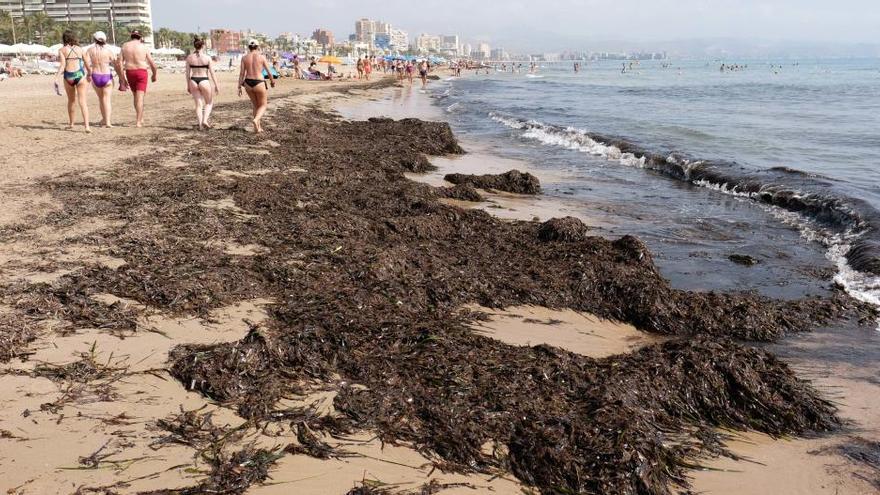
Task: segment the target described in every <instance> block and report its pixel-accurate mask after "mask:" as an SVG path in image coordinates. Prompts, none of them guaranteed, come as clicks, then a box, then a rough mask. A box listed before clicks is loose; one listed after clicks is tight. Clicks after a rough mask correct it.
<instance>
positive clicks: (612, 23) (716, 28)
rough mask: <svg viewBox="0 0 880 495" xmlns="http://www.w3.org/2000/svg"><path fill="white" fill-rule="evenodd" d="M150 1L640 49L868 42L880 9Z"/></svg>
mask: <svg viewBox="0 0 880 495" xmlns="http://www.w3.org/2000/svg"><path fill="white" fill-rule="evenodd" d="M465 7H467V8H465ZM153 9H154V22H155V24H156V25H157V26H163V27H170V28H174V29H180V30H190V31H194V30H196V29H197V28H199V27H201V29H202V30H207V29H210V28H214V27H228V28H235V29H253V30H255V31H259V32H267V33H280V32H290V31H293V32H298V33H303V34H308V33H311V32H312V31H313V30H314V29H316V28H318V27H322V28H326V29H328V30H330V31H333V32H334V33H336V35H337V39H347V37H348V35H349V34H352V33H353V28H354V22H355V21H356V20H357V19H359V18H362V17H369V18H372V19H381V20H384V21H386V22H389V23H392V24H394V25H395V26H399V27H400V28H401V29H403V30H404V31H407V32H409V33H410V36H411V37H415V36H418V35H419V34H421V33H432V34H441V33H450V32H451V33H456V34H458V35H460V36H461V37H462V38H466V39H468V40H471V41H472V42H477V43H478V42H491V43H493V44H498V45H503V46H505V47H507V48H509V49H512V50H526V49H536V50H544V51H548V50H563V49H566V48H576V47H578V46H582V45H584V44H586V43H596V42H600V43H604V44H612V43H617V44H619V45H621V48H623V47H627V48H629V49H640V48H650V47H651V45H652V44H654V43H657V42H671V41H680V40H688V39H730V40H735V41H739V42H745V41H753V42H758V41H760V42H762V43H765V44H766V43H777V44H797V43H798V42H809V43H818V44H876V42H877V40H876V35H875V33H876V32H877V26H880V9H876V8H873V7H872V4H871V3H870V2H869V1H868V0H843V1H841V2H836V3H835V4H834V5H828V4H827V2H819V1H816V0H801V1H796V0H777V1H756V0H747V1H744V2H738V3H737V4H736V5H728V4H727V3H726V2H721V1H719V0H682V1H678V2H673V1H671V0H661V1H658V2H653V3H651V4H650V5H646V4H644V3H643V2H634V1H626V0H621V1H616V2H613V1H608V0H587V1H574V0H548V1H547V2H544V3H543V4H542V6H541V9H540V11H536V9H535V8H534V7H533V6H532V4H531V3H526V2H524V1H521V0H514V1H512V2H508V3H507V4H505V8H504V9H498V8H497V6H492V5H486V4H479V3H478V4H473V5H472V4H471V3H466V2H462V1H461V0H445V1H439V0H426V1H424V2H419V3H418V4H416V3H413V2H401V1H399V0H385V1H382V2H378V1H375V0H362V1H359V2H353V1H346V0H330V1H318V0H305V1H302V2H298V3H297V4H295V5H290V4H287V3H284V2H278V1H277V0H255V1H253V2H245V1H244V0H223V2H222V3H220V4H219V6H218V7H215V8H213V9H204V7H203V5H202V4H201V3H197V2H195V1H194V0H177V1H175V2H173V3H172V2H171V1H170V0H154V1H153ZM463 12H467V14H463ZM615 40H616V41H615Z"/></svg>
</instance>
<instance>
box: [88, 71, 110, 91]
mask: <svg viewBox="0 0 880 495" xmlns="http://www.w3.org/2000/svg"><path fill="white" fill-rule="evenodd" d="M112 82H113V74H92V84H94V85H95V87H96V88H103V87H105V86H108V85H110V84H111V83H112Z"/></svg>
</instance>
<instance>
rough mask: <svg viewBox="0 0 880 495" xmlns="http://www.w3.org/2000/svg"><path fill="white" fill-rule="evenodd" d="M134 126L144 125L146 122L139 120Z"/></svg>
mask: <svg viewBox="0 0 880 495" xmlns="http://www.w3.org/2000/svg"><path fill="white" fill-rule="evenodd" d="M134 126H135V127H143V126H144V123H143V122H138V123H136V124H135V125H134Z"/></svg>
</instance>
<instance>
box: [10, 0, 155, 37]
mask: <svg viewBox="0 0 880 495" xmlns="http://www.w3.org/2000/svg"><path fill="white" fill-rule="evenodd" d="M0 10H5V11H6V12H9V13H10V14H11V15H12V17H14V18H19V17H23V16H27V15H31V14H35V13H37V12H45V13H46V14H47V15H48V16H49V17H51V18H52V19H55V20H57V21H63V22H112V23H113V25H114V26H134V25H139V26H147V27H149V28H150V32H151V33H152V31H153V10H152V6H151V5H150V0H0ZM112 31H113V30H111V31H110V32H108V33H107V34H108V35H109V36H111V37H112V36H113V32H112ZM25 41H43V40H25ZM110 41H114V40H110ZM115 41H116V42H117V43H121V42H123V41H128V40H120V39H118V40H115ZM144 41H146V42H147V43H150V44H152V42H153V37H152V36H147V37H146V38H145V39H144Z"/></svg>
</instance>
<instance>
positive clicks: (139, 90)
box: [119, 31, 157, 127]
mask: <svg viewBox="0 0 880 495" xmlns="http://www.w3.org/2000/svg"><path fill="white" fill-rule="evenodd" d="M119 63H120V65H122V67H123V68H124V69H125V70H124V71H123V72H124V77H122V86H121V87H120V88H119V89H120V90H123V91H124V90H125V88H131V93H132V95H133V96H134V111H135V114H137V126H138V127H143V125H144V94H145V93H146V92H147V68H149V69H150V71H151V72H152V73H153V77H152V81H153V82H156V80H157V78H156V75H157V74H156V73H157V69H156V63H155V62H153V57H152V56H150V50H149V48H147V45H145V44H144V42H143V39H142V36H141V33H140V31H132V32H131V40H130V41H127V42H126V43H125V44H123V45H122V51H120V52H119Z"/></svg>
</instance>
